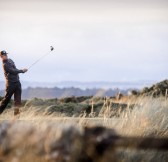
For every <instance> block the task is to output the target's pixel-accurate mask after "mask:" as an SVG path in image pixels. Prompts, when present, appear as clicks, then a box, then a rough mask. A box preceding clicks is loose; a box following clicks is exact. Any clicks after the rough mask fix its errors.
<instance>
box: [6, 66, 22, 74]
mask: <svg viewBox="0 0 168 162" xmlns="http://www.w3.org/2000/svg"><path fill="white" fill-rule="evenodd" d="M4 69H5V71H6V72H7V73H10V74H19V73H24V71H23V70H18V69H15V68H13V67H11V66H10V65H8V64H5V65H4Z"/></svg>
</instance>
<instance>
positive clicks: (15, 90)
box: [0, 51, 28, 115]
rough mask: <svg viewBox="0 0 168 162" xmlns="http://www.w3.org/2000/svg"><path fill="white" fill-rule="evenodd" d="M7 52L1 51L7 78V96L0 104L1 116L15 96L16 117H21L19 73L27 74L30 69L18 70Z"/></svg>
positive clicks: (0, 55)
mask: <svg viewBox="0 0 168 162" xmlns="http://www.w3.org/2000/svg"><path fill="white" fill-rule="evenodd" d="M7 54H8V53H6V51H1V53H0V57H1V59H2V63H3V69H4V75H5V78H6V94H5V97H4V98H3V100H2V102H1V104H0V114H2V112H3V111H4V110H5V108H6V106H7V105H8V103H9V101H10V99H11V97H12V96H13V95H14V105H15V108H14V115H19V114H20V110H19V107H20V106H21V92H22V89H21V83H20V81H19V73H25V72H27V70H28V69H22V70H18V69H17V68H16V66H15V64H14V62H13V61H12V60H11V59H9V58H8V56H7Z"/></svg>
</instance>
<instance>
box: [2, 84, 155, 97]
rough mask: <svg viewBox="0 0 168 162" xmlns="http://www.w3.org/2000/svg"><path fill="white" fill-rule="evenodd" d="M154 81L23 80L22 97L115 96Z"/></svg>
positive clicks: (3, 86)
mask: <svg viewBox="0 0 168 162" xmlns="http://www.w3.org/2000/svg"><path fill="white" fill-rule="evenodd" d="M154 83H155V82H154V81H141V82H71V81H70V82H68V81H67V82H56V83H47V82H22V88H23V93H22V98H23V99H31V98H34V97H37V98H47V99H48V98H62V97H69V96H77V97H78V96H101V97H102V96H114V95H116V94H117V93H118V92H121V93H122V94H127V93H128V92H129V91H130V90H132V89H141V88H143V87H146V86H151V85H152V84H154ZM4 88H5V83H4V82H0V96H4V90H3V89H4Z"/></svg>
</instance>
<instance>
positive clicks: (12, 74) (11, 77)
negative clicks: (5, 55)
mask: <svg viewBox="0 0 168 162" xmlns="http://www.w3.org/2000/svg"><path fill="white" fill-rule="evenodd" d="M3 69H4V75H5V78H6V81H7V83H11V82H12V83H13V82H18V81H19V75H18V74H19V73H24V72H23V70H18V69H17V68H16V66H15V63H14V62H13V61H12V60H11V59H7V60H6V61H3Z"/></svg>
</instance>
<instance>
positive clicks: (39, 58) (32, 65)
mask: <svg viewBox="0 0 168 162" xmlns="http://www.w3.org/2000/svg"><path fill="white" fill-rule="evenodd" d="M51 52H52V51H50V52H48V53H47V54H45V55H43V56H42V57H40V58H39V59H38V60H36V61H35V62H34V63H33V64H31V65H30V66H29V67H28V69H30V68H32V67H33V66H34V65H35V64H37V63H38V62H39V61H41V60H42V59H43V58H44V57H46V56H47V55H49V54H50V53H51Z"/></svg>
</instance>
